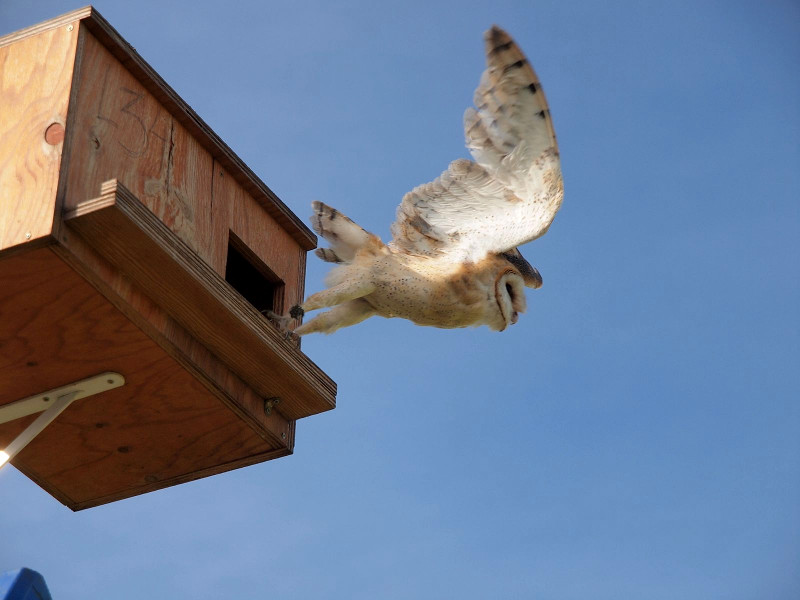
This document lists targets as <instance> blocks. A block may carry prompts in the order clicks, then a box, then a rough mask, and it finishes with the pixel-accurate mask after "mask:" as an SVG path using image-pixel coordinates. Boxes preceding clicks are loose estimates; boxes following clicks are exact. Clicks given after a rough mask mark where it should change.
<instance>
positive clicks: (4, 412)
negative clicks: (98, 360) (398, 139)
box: [0, 371, 125, 467]
mask: <svg viewBox="0 0 800 600" xmlns="http://www.w3.org/2000/svg"><path fill="white" fill-rule="evenodd" d="M123 385H125V378H124V377H123V376H122V375H120V374H119V373H115V372H113V371H108V372H106V373H100V374H99V375H95V376H94V377H89V378H88V379H81V380H80V381H76V382H75V383H70V384H68V385H64V386H61V387H59V388H55V389H52V390H48V391H46V392H42V393H41V394H36V395H35V396H30V397H28V398H23V399H22V400H17V401H16V402H11V403H10V404H4V405H3V406H0V424H2V423H8V422H9V421H15V420H17V419H21V418H22V417H27V416H28V415H32V414H35V413H37V412H41V413H42V414H41V415H39V416H38V417H37V419H36V420H35V421H34V422H33V423H31V424H30V425H28V427H27V428H26V429H25V431H23V432H22V433H20V434H19V435H18V436H17V437H16V438H15V439H14V441H13V442H11V443H10V444H9V445H8V447H7V448H6V449H5V450H0V467H2V466H3V465H5V464H6V463H7V462H8V461H9V460H11V459H12V458H13V457H14V456H15V455H16V454H17V453H18V452H19V451H20V450H22V449H23V448H24V447H25V446H27V445H28V443H30V441H31V440H33V438H35V437H36V436H37V435H39V434H40V433H41V432H42V430H43V429H44V428H45V427H47V426H48V425H49V424H50V423H52V422H53V421H54V420H55V418H56V417H57V416H58V415H60V414H61V413H62V412H63V411H64V409H65V408H67V407H68V406H69V405H70V404H72V403H73V402H74V401H75V400H80V399H81V398H86V397H87V396H93V395H94V394H99V393H100V392H105V391H106V390H111V389H114V388H117V387H120V386H123Z"/></svg>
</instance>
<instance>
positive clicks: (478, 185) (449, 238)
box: [290, 26, 564, 335]
mask: <svg viewBox="0 0 800 600" xmlns="http://www.w3.org/2000/svg"><path fill="white" fill-rule="evenodd" d="M484 37H485V41H486V60H487V64H488V68H487V69H486V71H485V72H484V73H483V76H482V77H481V81H480V84H479V85H478V89H477V90H476V91H475V98H474V102H475V106H476V108H468V109H467V111H466V113H465V114H464V130H465V134H466V144H467V147H468V148H469V150H470V152H471V154H472V156H473V158H474V159H475V160H474V162H473V161H470V160H466V159H459V160H456V161H454V162H453V163H451V164H450V166H449V167H448V169H447V170H446V171H445V172H444V173H442V174H441V175H440V176H439V177H438V179H436V180H435V181H432V182H431V183H426V184H424V185H421V186H419V187H416V188H414V189H413V190H411V191H410V192H408V193H407V194H406V195H405V196H404V197H403V200H402V202H401V203H400V206H399V208H398V209H397V220H396V221H395V222H394V224H392V228H391V232H392V241H391V242H389V243H388V244H384V243H383V242H382V241H381V240H380V238H379V237H378V236H376V235H373V234H371V233H369V232H367V231H365V230H364V229H362V228H361V227H359V226H358V225H356V224H355V223H354V222H353V221H351V220H350V219H348V218H347V217H346V216H344V215H343V214H342V213H340V212H338V211H337V210H336V209H335V208H331V207H330V206H327V205H325V204H323V203H322V202H314V203H312V207H313V210H314V215H313V216H312V217H311V225H312V227H313V228H314V231H316V232H317V233H318V234H319V235H320V236H322V237H323V238H325V239H326V240H327V241H328V242H329V243H330V248H318V249H317V250H316V254H317V256H319V257H320V258H321V259H322V260H324V261H327V262H331V263H337V265H338V266H337V267H335V268H334V269H333V270H332V271H331V272H330V273H329V275H328V277H327V279H326V284H327V285H328V289H326V290H323V291H321V292H317V293H316V294H312V295H311V296H309V297H308V298H307V299H306V301H305V302H304V303H303V304H301V305H297V306H294V307H293V308H292V309H291V311H290V315H291V317H292V318H295V319H299V318H301V317H302V316H303V314H304V313H305V312H308V311H311V310H316V309H320V308H327V307H333V308H331V309H330V310H328V311H326V312H323V313H321V314H319V315H317V316H316V317H314V318H313V319H311V320H310V321H308V322H306V323H303V324H302V325H300V326H299V327H297V328H296V329H295V330H294V332H295V333H296V334H297V335H305V334H307V333H313V332H322V333H331V332H333V331H336V330H337V329H339V328H341V327H347V326H349V325H355V324H356V323H360V322H361V321H363V320H364V319H366V318H368V317H371V316H373V315H380V316H382V317H401V318H404V319H409V320H410V321H413V322H414V323H416V324H417V325H430V326H433V327H443V328H454V327H468V326H478V325H488V326H489V328H490V329H492V330H495V331H503V330H504V329H505V328H506V327H508V326H509V325H511V324H513V323H516V322H517V318H518V316H519V313H522V312H524V311H525V307H526V302H525V291H524V288H525V287H533V288H538V287H540V286H541V285H542V278H541V276H540V275H539V272H538V271H537V270H536V269H535V268H533V267H532V266H531V265H530V264H529V263H528V261H527V260H525V259H524V258H523V257H522V254H520V252H519V250H518V249H517V246H520V245H521V244H524V243H526V242H530V241H531V240H535V239H536V238H538V237H540V236H541V235H544V233H545V232H546V231H547V229H548V227H550V223H551V222H552V221H553V218H554V217H555V214H556V212H557V211H558V209H559V207H560V206H561V200H562V198H563V195H564V187H563V182H562V179H561V167H560V163H559V155H558V145H557V143H556V136H555V132H554V131H553V122H552V121H551V119H550V110H549V109H548V107H547V101H546V100H545V97H544V92H543V91H542V87H541V85H540V84H539V80H538V79H537V77H536V74H535V73H534V71H533V69H532V68H531V66H530V64H529V63H528V61H527V59H526V58H525V56H524V55H523V54H522V52H521V51H520V49H519V47H518V46H517V45H516V44H515V43H514V41H513V40H512V39H511V37H510V36H509V35H508V34H507V33H506V32H505V31H503V30H502V29H500V28H499V27H497V26H494V27H492V28H491V29H490V30H489V31H487V32H486V34H485V36H484Z"/></svg>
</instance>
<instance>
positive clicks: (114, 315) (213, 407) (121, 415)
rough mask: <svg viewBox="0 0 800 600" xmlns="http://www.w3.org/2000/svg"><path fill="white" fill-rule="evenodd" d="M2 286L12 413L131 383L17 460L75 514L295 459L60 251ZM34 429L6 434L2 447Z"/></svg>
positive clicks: (21, 264)
mask: <svg viewBox="0 0 800 600" xmlns="http://www.w3.org/2000/svg"><path fill="white" fill-rule="evenodd" d="M0 282H2V283H3V285H1V286H0V314H2V315H3V319H2V320H1V321H0V339H2V345H0V404H6V403H8V402H13V401H15V400H18V399H21V398H24V397H26V396H30V395H33V394H36V393H39V392H42V391H45V390H47V389H51V388H54V387H58V386H60V385H64V384H66V383H69V382H71V381H76V380H79V379H82V378H84V377H87V376H91V375H94V374H97V373H100V372H103V371H107V370H112V371H117V372H119V373H122V374H123V375H124V377H125V379H126V384H125V385H124V386H122V387H120V388H116V389H114V390H110V391H108V392H104V393H102V394H99V395H97V396H92V397H89V398H85V399H83V400H78V401H76V402H75V403H74V404H72V405H71V406H70V407H69V408H68V409H67V410H66V411H64V413H62V414H61V415H60V416H59V417H58V418H57V419H56V420H55V421H54V422H53V423H52V424H51V425H50V426H49V427H48V428H47V429H45V431H43V432H42V433H41V434H40V435H39V436H37V438H36V439H35V440H34V441H32V442H31V443H30V445H28V446H27V447H26V448H25V449H24V450H23V451H22V452H20V454H19V455H17V457H15V458H14V460H13V464H14V465H15V466H16V467H17V468H18V469H20V470H21V471H22V472H23V473H25V474H26V475H27V476H28V477H30V478H31V479H32V480H34V481H35V482H37V483H38V484H39V485H41V486H42V487H43V488H44V489H45V490H47V491H48V492H50V493H51V494H52V495H53V496H55V497H56V498H58V499H59V500H61V501H62V502H63V503H65V504H66V505H67V506H69V507H70V508H73V509H79V508H87V507H89V506H95V505H97V504H102V503H105V502H109V501H112V500H117V499H120V498H125V497H129V496H133V495H136V494H141V493H144V492H148V491H152V490H154V489H159V488H162V487H166V486H169V485H174V484H176V483H182V482H184V481H188V480H191V479H196V478H198V477H202V476H206V475H211V474H214V473H219V472H222V471H227V470H229V469H232V468H236V467H239V466H244V465H247V464H253V463H256V462H261V461H264V460H268V459H270V458H276V457H278V456H284V455H286V454H290V453H291V448H290V447H289V440H288V439H287V440H285V441H283V442H282V440H281V439H280V438H279V439H278V440H274V439H265V438H264V437H263V436H261V435H259V434H258V433H257V432H256V431H254V430H253V429H252V427H250V425H248V424H247V423H245V422H244V421H243V420H242V419H240V418H239V417H238V416H236V415H235V414H234V413H233V412H231V411H230V410H229V409H228V408H227V407H226V406H225V405H224V404H223V403H221V402H220V401H219V399H218V398H217V397H216V396H215V395H213V394H212V393H210V392H209V390H208V389H206V387H205V386H204V385H203V384H202V383H201V382H200V381H199V380H198V379H196V378H195V377H194V376H193V375H192V374H191V373H189V372H188V371H187V370H186V369H184V368H183V367H182V366H181V365H180V364H179V363H178V362H177V361H175V360H174V359H173V358H172V357H170V356H169V355H168V354H167V353H165V352H164V350H163V349H162V348H161V347H159V346H158V344H156V343H155V342H154V341H153V340H152V339H150V338H149V337H148V336H147V335H145V334H144V333H143V332H142V331H141V330H140V329H139V328H138V327H137V326H136V325H135V324H134V323H132V322H131V321H130V320H128V319H127V318H126V317H125V316H124V315H123V314H122V313H121V312H119V311H118V310H117V309H116V308H115V307H114V306H113V305H112V304H111V303H109V302H108V301H107V300H106V299H105V298H104V297H103V296H102V295H101V294H99V293H98V292H97V291H96V290H95V289H94V288H93V287H92V286H91V285H90V284H89V283H88V282H87V281H86V280H84V279H83V278H81V277H80V276H79V275H78V274H77V273H76V272H75V271H73V270H72V269H71V268H70V267H69V266H68V265H67V264H66V263H64V262H63V261H62V260H61V259H60V258H59V257H58V255H57V254H56V253H55V252H53V250H52V249H51V248H40V249H36V250H32V251H29V252H25V253H16V254H14V255H13V256H10V257H7V258H5V259H3V260H0ZM9 282H13V284H14V285H13V286H12V285H9ZM33 418H35V415H31V416H30V417H27V418H26V419H19V420H17V421H12V422H9V423H5V424H3V425H0V447H2V445H5V444H6V443H8V442H9V441H10V440H11V439H13V438H14V437H15V435H16V434H18V433H19V432H20V431H21V430H22V429H23V428H24V427H25V426H26V425H27V424H28V422H29V421H30V420H32V419H33ZM287 437H288V436H287ZM281 442H282V443H281Z"/></svg>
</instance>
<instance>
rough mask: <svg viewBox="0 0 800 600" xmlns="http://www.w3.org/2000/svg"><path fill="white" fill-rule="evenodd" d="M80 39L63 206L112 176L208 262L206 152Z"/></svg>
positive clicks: (97, 47)
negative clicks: (70, 143) (79, 63)
mask: <svg viewBox="0 0 800 600" xmlns="http://www.w3.org/2000/svg"><path fill="white" fill-rule="evenodd" d="M85 38H86V39H85V41H84V44H83V51H82V56H81V68H80V72H79V74H78V81H77V86H78V91H77V102H76V105H75V107H74V111H75V114H73V115H71V117H72V118H73V119H74V121H73V124H72V131H71V132H70V134H71V135H72V136H73V139H72V146H71V148H70V161H69V166H68V172H67V183H66V190H67V191H66V196H65V203H64V207H65V209H66V210H69V209H70V208H72V207H73V206H74V205H75V203H77V202H80V201H83V200H86V199H87V198H91V197H94V196H95V195H96V194H97V190H98V189H100V184H101V183H102V182H103V181H107V180H109V179H118V180H120V181H121V182H123V183H124V184H125V186H126V187H127V188H128V189H130V190H131V191H132V192H133V193H134V194H135V195H136V196H137V197H138V198H139V199H140V200H141V201H142V202H143V203H144V204H145V206H147V207H148V208H149V209H150V210H152V211H153V213H155V214H156V215H157V216H158V217H159V218H160V219H161V220H162V221H163V222H164V223H165V224H166V225H167V226H168V227H169V228H170V229H172V231H174V232H175V233H176V234H178V236H179V237H180V238H181V239H182V240H184V241H185V242H186V243H187V244H189V246H190V247H192V248H193V249H194V250H195V252H197V253H198V254H199V255H200V256H201V257H202V258H204V259H206V260H209V259H210V256H211V249H210V244H211V177H212V163H213V161H212V158H211V155H210V154H209V153H208V151H207V150H205V149H204V148H203V147H202V146H201V145H200V144H199V143H198V142H197V141H196V140H195V139H194V138H193V137H192V136H191V135H190V134H189V133H188V132H187V131H186V129H185V128H184V127H183V126H182V125H181V124H180V123H178V122H177V121H176V120H175V119H174V118H173V116H172V115H171V114H170V113H169V112H168V111H167V110H166V109H165V108H164V107H163V106H162V105H161V104H160V103H159V102H158V101H157V100H156V99H155V98H154V97H153V96H152V95H151V94H150V92H148V91H147V89H145V87H144V86H143V85H142V83H140V82H139V81H138V80H137V79H136V78H135V77H134V76H133V75H132V74H131V73H129V72H128V71H127V70H125V68H124V67H123V66H122V64H121V63H120V62H119V61H118V60H117V59H116V58H115V57H114V56H113V55H112V54H111V53H110V52H109V51H108V50H107V49H106V48H105V47H104V46H103V45H102V44H100V42H98V40H97V39H96V38H95V37H94V36H93V35H92V34H91V33H89V32H88V31H87V32H85Z"/></svg>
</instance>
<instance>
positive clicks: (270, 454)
mask: <svg viewBox="0 0 800 600" xmlns="http://www.w3.org/2000/svg"><path fill="white" fill-rule="evenodd" d="M291 454H292V449H291V448H278V449H277V450H269V451H267V452H263V453H261V454H253V455H251V456H247V457H245V458H241V459H238V460H235V461H231V462H228V463H224V464H221V465H215V466H213V467H208V468H206V469H201V470H199V471H193V472H192V473H187V474H185V475H178V476H176V477H170V478H168V479H162V480H161V481H156V482H153V483H148V484H145V485H142V486H140V487H135V488H128V489H127V490H125V491H123V492H117V493H115V494H109V495H107V496H101V497H99V498H93V499H91V500H87V501H86V502H76V501H75V500H73V499H72V498H70V497H69V496H67V495H66V494H63V493H62V492H61V491H60V490H56V489H55V488H53V487H51V486H48V485H47V484H46V482H43V481H41V480H40V479H39V478H38V477H37V475H36V474H35V473H32V472H29V471H28V470H27V469H25V468H24V467H23V468H19V467H16V468H17V469H19V470H20V472H21V473H22V474H23V475H25V476H26V477H27V478H28V479H30V480H31V481H33V482H34V483H35V484H36V485H38V486H39V487H41V488H42V489H44V490H46V491H47V493H49V494H50V495H52V496H53V497H54V498H55V499H56V500H58V501H59V502H61V504H63V505H64V506H66V507H67V508H69V509H70V510H72V511H75V512H77V511H80V510H86V509H87V508H94V507H96V506H102V505H103V504H109V503H111V502H117V501H118V500H125V499H127V498H134V497H136V496H141V495H142V494H148V493H150V492H155V491H157V490H162V489H164V488H168V487H172V486H174V485H180V484H182V483H188V482H190V481H195V480H197V479H203V478H204V477H210V476H212V475H218V474H220V473H225V472H227V471H233V470H234V469H240V468H242V467H249V466H251V465H256V464H259V463H262V462H266V461H268V460H273V459H275V458H281V457H284V456H290V455H291Z"/></svg>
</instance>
